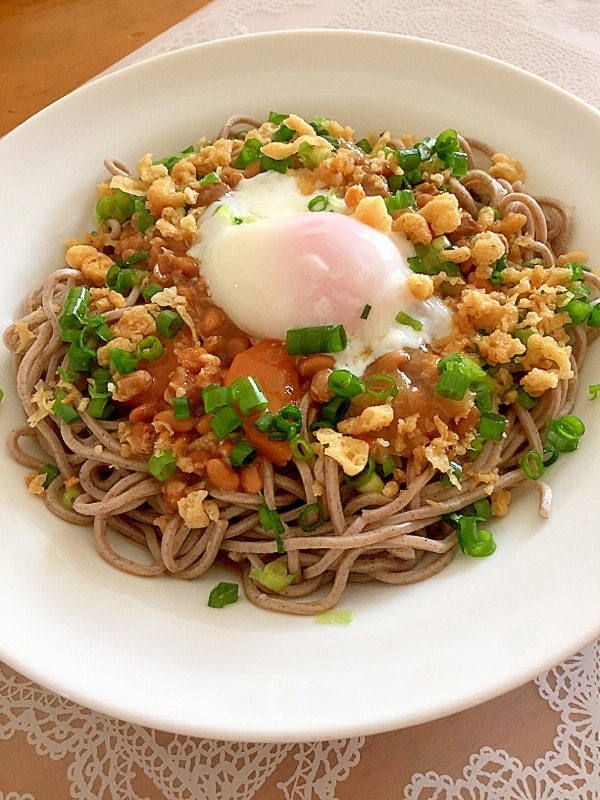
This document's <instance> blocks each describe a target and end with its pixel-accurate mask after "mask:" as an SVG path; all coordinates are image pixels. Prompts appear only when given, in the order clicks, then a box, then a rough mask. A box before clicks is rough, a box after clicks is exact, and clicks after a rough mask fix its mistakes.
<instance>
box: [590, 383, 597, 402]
mask: <svg viewBox="0 0 600 800" xmlns="http://www.w3.org/2000/svg"><path fill="white" fill-rule="evenodd" d="M588 391H589V393H590V396H589V397H588V400H595V399H596V398H597V397H598V392H600V383H592V384H591V385H590V386H588Z"/></svg>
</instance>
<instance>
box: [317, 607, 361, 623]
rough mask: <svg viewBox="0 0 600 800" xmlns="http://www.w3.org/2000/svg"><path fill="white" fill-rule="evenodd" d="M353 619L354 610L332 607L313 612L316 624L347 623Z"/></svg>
mask: <svg viewBox="0 0 600 800" xmlns="http://www.w3.org/2000/svg"><path fill="white" fill-rule="evenodd" d="M353 619H354V611H348V610H346V609H341V608H332V609H330V610H329V611H321V612H319V613H318V614H315V624H316V625H349V624H350V623H351V622H352V620H353Z"/></svg>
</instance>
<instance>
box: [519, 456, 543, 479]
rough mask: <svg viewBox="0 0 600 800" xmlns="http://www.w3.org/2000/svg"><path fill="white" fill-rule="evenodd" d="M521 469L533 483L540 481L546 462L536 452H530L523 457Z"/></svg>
mask: <svg viewBox="0 0 600 800" xmlns="http://www.w3.org/2000/svg"><path fill="white" fill-rule="evenodd" d="M520 464H521V469H522V470H523V472H524V473H525V475H527V477H528V478H530V479H531V480H532V481H538V480H539V479H540V478H541V477H542V475H543V474H544V462H543V461H542V457H541V455H540V454H539V453H538V452H537V451H536V450H529V451H528V452H527V453H525V454H524V455H522V456H521V461H520Z"/></svg>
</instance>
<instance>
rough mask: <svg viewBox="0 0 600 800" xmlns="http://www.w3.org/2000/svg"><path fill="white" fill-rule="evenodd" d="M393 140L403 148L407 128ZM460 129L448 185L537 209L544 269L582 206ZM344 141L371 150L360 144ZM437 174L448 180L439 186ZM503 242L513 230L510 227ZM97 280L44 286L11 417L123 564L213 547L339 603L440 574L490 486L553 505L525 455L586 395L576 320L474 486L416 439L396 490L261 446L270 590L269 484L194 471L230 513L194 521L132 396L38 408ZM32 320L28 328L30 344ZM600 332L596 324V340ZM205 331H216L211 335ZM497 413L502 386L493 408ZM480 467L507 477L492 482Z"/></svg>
mask: <svg viewBox="0 0 600 800" xmlns="http://www.w3.org/2000/svg"><path fill="white" fill-rule="evenodd" d="M260 124H261V123H260V121H259V120H255V119H253V118H250V117H244V116H238V117H232V118H231V119H230V120H229V121H228V122H227V123H226V125H225V126H224V127H223V129H222V130H221V132H220V136H221V137H223V138H224V139H228V138H229V137H231V138H233V137H234V136H235V130H237V129H238V128H239V126H240V125H244V126H246V127H248V126H253V127H256V128H258V127H259V126H260ZM261 130H264V129H261ZM393 141H394V142H395V143H398V146H399V147H403V145H402V143H401V142H400V140H393ZM460 142H461V146H462V150H463V152H466V154H467V155H468V158H469V170H468V171H467V173H466V175H464V177H462V178H457V177H449V180H448V186H449V191H450V192H451V193H453V194H454V196H455V197H456V198H457V199H458V201H459V205H460V207H461V208H462V209H463V211H464V212H466V213H467V214H469V215H471V217H472V218H473V219H474V220H475V221H476V220H477V218H478V215H479V214H480V212H481V209H482V208H485V207H486V206H491V207H493V208H495V209H497V217H498V218H499V219H500V221H502V220H503V219H506V217H507V216H508V215H509V214H513V215H514V214H520V215H523V217H524V222H523V224H522V228H521V229H520V230H519V231H518V234H517V235H518V236H521V239H522V242H521V247H522V252H523V260H529V259H533V258H539V259H541V263H542V265H543V268H544V269H549V268H551V267H553V266H554V265H555V262H556V259H557V258H558V257H559V256H560V255H562V254H564V253H565V251H566V249H567V246H568V242H569V239H570V236H571V231H572V222H571V215H570V211H569V209H568V208H567V207H566V206H565V205H564V204H563V203H561V202H559V201H557V200H554V199H552V198H548V197H538V198H534V197H532V196H530V195H529V194H527V193H526V192H525V191H524V188H523V185H522V181H521V180H515V181H514V182H513V183H512V184H511V183H510V182H509V181H508V180H506V179H505V178H498V179H496V178H494V177H493V176H492V175H491V174H490V173H489V172H488V171H486V170H484V169H481V168H479V167H477V166H476V160H477V161H480V160H481V158H482V157H487V158H488V159H489V158H491V157H492V156H494V155H495V152H496V151H495V150H494V149H493V148H491V147H489V146H488V145H487V144H484V143H482V142H479V141H477V140H475V139H463V138H462V137H461V139H460ZM373 143H374V142H373ZM342 145H344V143H342ZM239 146H241V142H239V144H238V140H234V149H235V148H238V151H239ZM345 146H346V147H348V148H351V149H352V152H354V151H357V148H356V146H355V145H351V144H347V145H345ZM106 166H107V168H108V170H109V172H110V174H111V175H113V176H120V177H121V178H123V179H128V178H130V177H131V173H130V171H129V170H128V168H127V167H126V165H125V164H123V163H121V162H119V161H116V160H114V159H113V160H107V162H106ZM225 172H226V170H225ZM230 172H231V170H230ZM224 174H225V173H223V175H224ZM221 185H223V184H221ZM429 185H430V186H431V191H435V190H434V188H433V184H429ZM436 194H437V191H436ZM208 201H210V198H208ZM208 201H207V202H208ZM99 231H100V233H101V236H100V239H101V240H102V242H104V244H105V249H104V252H108V253H114V252H115V251H114V247H113V246H114V245H118V243H120V242H122V241H123V240H124V238H125V237H127V236H131V235H132V233H133V234H137V230H136V223H135V221H131V220H130V221H123V222H120V221H118V220H116V219H109V220H107V222H106V223H105V224H104V225H103V226H100V228H99ZM153 235H154V236H157V235H158V234H157V232H155V231H154V232H153V229H152V228H151V229H150V233H147V234H146V240H147V241H149V242H151V239H152V236H153ZM163 238H164V236H163ZM512 238H513V240H514V236H513V237H512ZM100 239H98V240H100ZM94 241H96V240H94ZM504 241H506V243H507V245H508V244H510V243H509V242H508V238H507V237H505V239H504ZM507 249H508V248H507ZM121 252H123V251H122V250H121ZM516 253H517V251H516V250H514V249H512V250H510V252H509V267H513V268H515V269H519V270H520V269H523V267H522V264H521V263H519V262H518V261H514V262H513V261H512V260H511V257H512V256H511V254H516ZM536 263H539V262H536ZM157 270H158V273H160V268H159V267H156V266H155V269H154V272H153V274H152V276H151V278H150V279H151V280H154V279H155V276H156V275H157V274H158V273H157ZM163 277H164V275H163ZM583 280H584V281H586V282H587V284H588V285H589V286H590V288H591V289H592V290H593V291H595V292H597V290H598V288H599V287H600V282H599V279H598V278H597V277H596V276H595V275H593V274H592V273H589V272H585V273H584V274H583ZM192 283H193V280H192ZM84 284H86V279H85V278H84V276H83V275H82V272H81V271H80V270H78V269H73V268H63V269H59V270H57V271H56V272H54V273H53V274H52V275H50V276H49V277H48V279H47V280H46V281H45V283H44V285H43V286H42V287H41V288H40V289H39V290H37V291H35V292H33V293H32V294H31V296H30V297H29V298H28V299H27V301H26V303H25V314H24V316H23V317H22V318H21V319H20V320H19V321H18V322H17V323H15V324H14V325H12V326H11V327H10V328H8V330H7V331H6V333H5V336H4V341H5V344H6V346H7V347H8V348H9V349H10V350H11V351H12V352H13V354H14V367H15V371H16V376H17V391H18V395H19V398H20V400H21V403H22V405H23V409H24V412H25V415H26V416H27V417H28V418H30V419H34V420H37V421H36V422H35V423H34V424H33V425H27V426H24V427H19V428H17V429H15V430H14V431H12V433H11V434H10V436H9V439H8V451H9V453H10V455H11V457H12V458H13V459H14V460H15V461H16V462H17V463H19V464H21V465H23V466H24V467H27V468H28V469H33V470H36V471H37V470H39V469H40V468H41V467H43V465H44V464H46V463H47V462H48V461H51V462H53V463H54V464H56V466H57V467H58V469H59V470H60V476H59V477H58V478H57V479H55V480H53V481H52V482H51V483H50V484H49V486H47V487H46V489H45V491H43V493H41V492H39V493H40V494H41V496H42V497H43V500H44V502H45V504H46V506H47V507H48V509H49V510H50V511H51V512H52V513H53V514H55V515H56V516H57V517H59V518H60V519H62V520H64V521H66V522H71V523H74V524H76V525H81V526H89V527H92V528H93V535H94V539H95V543H96V547H97V549H98V552H99V554H100V555H101V556H102V558H103V559H105V560H106V561H107V562H108V563H109V564H111V565H113V566H114V567H116V568H117V569H120V570H123V571H125V572H128V573H131V574H133V575H138V576H145V577H150V576H155V575H159V574H168V575H172V576H174V577H177V578H181V579H184V580H192V579H195V578H197V577H199V576H201V575H203V574H204V573H205V572H206V571H207V570H209V569H210V568H211V566H212V565H213V564H214V563H215V561H221V562H223V563H228V564H230V565H231V566H235V565H236V564H238V565H239V567H240V568H241V570H242V572H243V586H244V590H245V593H246V596H247V598H248V599H249V600H250V601H251V602H252V603H254V604H255V605H257V606H259V607H261V608H264V609H268V610H272V611H280V612H286V613H292V614H305V615H310V614H317V613H319V612H322V611H325V610H327V609H331V608H332V607H333V606H334V605H335V604H336V603H337V602H338V600H339V599H340V597H341V595H342V593H343V592H344V589H345V587H346V586H347V584H348V583H369V582H382V583H389V584H396V585H404V584H410V583H416V582H418V581H422V580H425V579H427V578H430V577H432V576H434V575H436V574H437V573H439V572H440V571H441V570H443V569H444V568H445V567H446V566H447V565H448V564H449V563H450V561H451V560H452V558H453V557H454V555H455V553H456V551H457V535H456V532H455V530H453V529H452V528H451V527H449V526H448V524H447V523H446V522H445V521H444V519H443V517H444V515H447V514H450V513H452V512H457V511H460V510H461V509H464V508H465V507H466V506H468V505H469V504H472V503H474V502H475V501H477V500H480V499H483V498H489V497H490V494H491V493H492V492H494V493H496V492H499V491H500V490H508V489H513V488H515V487H529V488H531V489H534V490H535V491H536V492H538V493H539V511H540V514H541V515H542V516H543V517H547V516H548V514H549V508H550V500H551V491H550V488H549V487H548V485H547V484H545V483H544V482H543V481H541V480H532V479H530V478H528V477H527V476H526V474H525V473H524V472H523V469H522V468H521V466H520V463H521V458H522V456H523V455H524V454H526V453H528V452H530V451H533V452H535V453H537V454H539V455H540V457H541V456H543V455H544V436H545V431H546V429H547V426H548V423H549V422H550V421H551V420H553V419H556V418H557V417H560V416H562V415H565V414H568V413H569V412H570V410H571V409H572V406H573V403H574V400H575V397H576V393H577V376H578V373H579V370H580V368H581V364H582V362H583V359H584V358H585V352H586V345H587V339H588V334H586V330H585V328H583V327H582V326H580V327H572V329H571V340H570V344H571V345H572V355H571V366H572V371H573V377H572V378H569V379H561V380H559V381H558V382H557V385H556V386H555V388H549V389H547V390H546V391H544V392H543V393H542V394H541V397H540V399H539V400H538V402H537V403H536V404H535V405H533V407H532V408H529V409H528V408H525V407H523V406H522V405H521V404H520V403H519V402H518V401H517V400H515V399H514V398H513V399H512V400H511V402H509V403H504V404H502V414H503V416H504V417H505V418H506V420H507V424H506V430H505V435H504V437H503V438H502V440H501V441H499V442H498V441H486V442H485V443H484V444H483V447H482V449H481V451H480V452H479V454H478V455H477V458H476V460H474V461H472V462H471V469H470V471H465V472H464V473H463V478H462V479H461V482H460V488H459V487H458V486H456V485H451V484H450V482H449V481H448V479H447V478H445V477H444V475H442V473H440V471H439V470H438V469H436V468H435V467H434V466H432V465H431V464H427V465H425V466H424V468H423V464H420V463H417V461H416V459H415V456H414V454H410V453H409V454H408V455H407V456H401V457H397V458H396V462H395V466H396V467H397V473H395V474H396V475H397V477H398V478H399V479H400V480H401V478H400V475H401V473H403V474H404V475H405V483H404V485H399V486H398V487H397V490H396V493H395V495H394V494H392V495H391V496H386V494H385V493H382V492H374V493H370V494H369V493H367V494H361V493H359V492H357V491H356V489H354V488H352V487H351V486H349V485H347V484H345V483H344V482H343V481H341V472H340V467H339V464H338V462H337V461H336V460H334V459H333V458H332V457H330V456H328V455H327V450H326V449H323V448H319V447H318V446H316V447H315V456H314V457H313V458H310V459H309V460H300V459H298V458H295V459H292V460H290V461H289V463H288V464H287V465H286V466H284V467H281V466H276V465H274V464H273V463H272V462H271V461H270V460H269V459H268V458H265V457H264V456H260V454H259V456H258V458H260V467H261V474H262V483H263V493H264V502H265V503H266V505H267V506H268V507H269V508H270V509H277V511H278V512H279V516H280V519H281V522H282V524H283V529H284V532H283V533H282V534H281V539H282V541H283V549H284V555H283V558H284V559H285V564H286V568H287V571H288V573H289V574H290V575H291V574H295V575H296V579H295V581H294V582H293V583H291V584H289V585H287V586H285V587H283V588H280V589H279V590H278V591H274V590H272V589H269V588H268V587H266V586H265V585H262V584H261V583H260V582H259V581H257V580H255V579H253V578H252V577H251V576H250V572H251V570H252V569H257V570H263V569H264V568H265V565H267V564H268V563H269V562H270V561H272V560H273V557H275V558H277V557H280V556H281V553H280V549H281V548H278V542H277V541H276V539H275V538H274V536H273V534H272V532H269V531H266V530H265V529H264V528H263V526H262V524H261V521H260V517H259V510H260V507H261V505H263V501H262V499H261V497H260V496H259V495H258V494H256V493H250V492H246V491H243V490H241V489H238V490H236V491H228V490H226V489H223V488H217V487H216V486H214V485H212V484H211V482H210V481H206V478H205V476H203V475H198V474H197V473H196V474H195V476H193V477H194V480H196V481H198V480H200V478H203V479H204V483H203V484H202V485H203V486H205V488H206V491H207V492H208V497H209V498H210V499H212V501H213V502H214V504H215V505H216V508H217V509H218V513H216V514H213V517H214V518H212V519H210V522H209V523H208V524H207V525H206V526H204V527H197V528H193V527H189V526H188V525H186V522H185V521H184V519H183V518H182V517H181V516H180V515H179V514H177V513H176V512H174V510H173V505H172V504H171V506H170V507H168V506H167V505H166V504H165V495H164V492H163V491H162V488H163V487H162V486H161V483H160V482H159V481H158V480H157V479H156V478H155V477H153V476H152V475H151V474H150V473H149V471H148V458H147V457H144V456H140V455H137V456H136V455H133V454H128V450H127V448H124V447H123V440H122V438H120V427H119V426H120V424H121V422H122V421H123V420H126V419H127V413H128V412H129V411H130V408H126V407H125V406H123V405H121V404H119V405H118V410H117V412H116V416H115V417H114V418H109V419H106V420H103V419H98V418H94V417H92V416H90V415H89V414H88V413H87V412H86V408H85V404H80V405H79V406H78V409H79V410H78V414H79V418H78V419H77V420H76V421H75V422H73V423H71V424H68V423H67V422H65V421H63V420H62V419H60V418H59V417H57V416H56V415H55V414H52V413H46V414H41V415H38V416H39V417H40V418H39V419H38V418H37V417H36V414H38V412H39V409H40V397H41V396H42V395H41V393H42V392H43V391H44V390H50V391H52V392H54V391H55V390H56V387H57V385H59V384H57V381H58V375H57V370H58V369H59V368H61V369H64V370H68V368H69V359H68V357H67V348H68V343H67V342H64V341H63V339H62V337H61V325H60V324H59V316H60V313H61V309H62V308H63V304H64V302H65V298H66V297H67V293H68V292H69V290H70V289H71V288H72V287H76V286H81V285H84ZM465 285H468V284H465ZM494 288H496V289H498V287H494ZM140 301H141V302H143V301H144V298H143V297H140V287H139V286H134V287H133V288H132V289H131V290H130V291H129V292H128V294H127V296H126V297H125V305H124V306H123V307H122V308H112V309H109V310H108V312H107V313H106V315H105V316H106V319H107V322H108V323H109V324H111V325H112V324H114V323H116V322H117V321H118V320H119V319H120V318H121V317H122V316H123V314H124V312H125V310H126V309H129V308H132V307H134V306H135V305H136V304H138V303H139V302H140ZM332 322H335V320H332ZM23 331H27V335H26V341H25V343H24V340H23ZM593 335H594V332H590V338H591V337H593ZM201 338H202V341H203V342H204V344H207V340H208V339H210V336H207V335H202V337H201ZM213 338H214V337H213ZM207 346H208V345H207ZM66 388H67V390H68V389H69V387H68V385H67V387H66ZM313 395H314V393H313V394H311V391H310V387H309V385H308V383H306V382H305V391H304V393H303V395H302V396H301V397H300V399H299V401H298V405H299V407H300V409H301V410H302V414H303V427H302V435H303V436H304V437H305V438H307V439H308V438H312V437H311V433H310V422H311V421H314V420H315V419H316V418H317V417H318V414H319V412H320V408H321V404H320V403H319V402H318V401H316V400H315V399H314V396H313ZM51 399H52V398H51ZM164 407H167V406H166V405H165V406H164ZM497 411H498V399H497V398H496V400H495V405H494V412H497ZM32 441H33V442H35V443H36V444H37V445H38V446H39V448H41V450H42V451H43V456H42V457H40V456H38V455H34V454H33V450H31V449H30V448H28V446H27V443H29V442H32ZM315 444H316V443H315ZM476 475H479V476H481V475H488V476H489V475H493V476H494V478H493V480H492V481H491V483H490V482H489V481H488V482H484V481H482V480H481V479H480V478H479V479H478V478H477V477H475V476H476ZM183 477H184V480H185V479H186V476H185V475H184V476H183ZM189 477H190V476H189V475H188V476H187V478H189ZM65 483H66V485H67V486H76V487H77V489H78V490H79V491H80V494H79V495H78V496H77V497H76V499H75V500H74V502H72V504H71V507H69V504H68V503H67V504H65V503H63V501H62V498H63V494H64V491H65V489H64V487H65ZM317 502H318V503H320V504H321V507H322V509H323V516H324V521H323V522H322V524H320V525H319V527H318V528H317V530H315V531H311V532H307V531H306V530H303V528H302V527H301V525H300V524H299V518H300V515H301V513H302V511H303V510H304V509H305V508H306V507H307V505H313V504H315V503H317ZM109 531H113V532H116V533H118V534H119V535H120V536H122V537H125V538H126V539H129V540H131V541H132V542H134V543H135V544H136V545H138V546H139V547H140V548H142V549H143V550H145V551H146V553H147V557H146V558H142V560H141V561H136V560H132V559H131V558H128V557H126V556H124V555H122V554H121V553H119V552H117V550H116V549H115V548H114V546H113V541H114V540H113V539H112V537H111V536H109Z"/></svg>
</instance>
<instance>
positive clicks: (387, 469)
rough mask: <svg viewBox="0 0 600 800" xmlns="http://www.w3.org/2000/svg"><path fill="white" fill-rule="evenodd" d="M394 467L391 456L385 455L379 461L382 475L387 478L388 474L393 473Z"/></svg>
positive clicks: (394, 463)
mask: <svg viewBox="0 0 600 800" xmlns="http://www.w3.org/2000/svg"><path fill="white" fill-rule="evenodd" d="M395 469H396V462H395V461H394V459H393V457H392V456H386V457H385V458H384V459H383V461H382V462H381V472H382V474H383V477H384V478H388V477H389V476H390V475H393V473H394V470H395Z"/></svg>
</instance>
